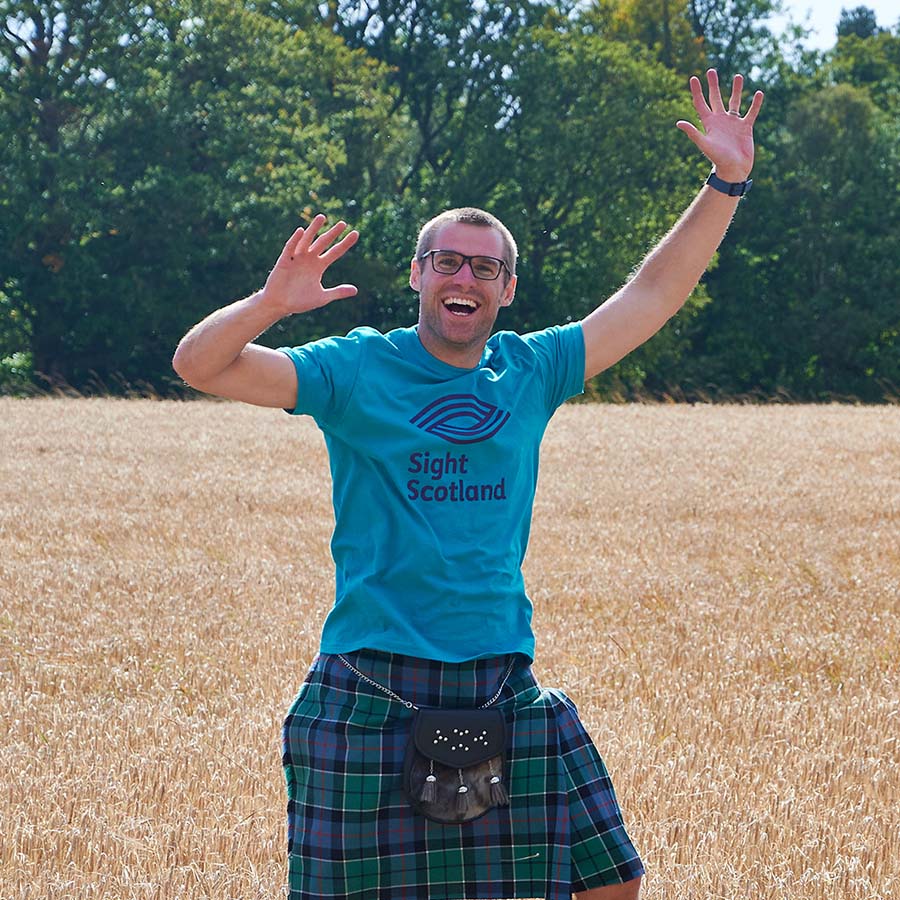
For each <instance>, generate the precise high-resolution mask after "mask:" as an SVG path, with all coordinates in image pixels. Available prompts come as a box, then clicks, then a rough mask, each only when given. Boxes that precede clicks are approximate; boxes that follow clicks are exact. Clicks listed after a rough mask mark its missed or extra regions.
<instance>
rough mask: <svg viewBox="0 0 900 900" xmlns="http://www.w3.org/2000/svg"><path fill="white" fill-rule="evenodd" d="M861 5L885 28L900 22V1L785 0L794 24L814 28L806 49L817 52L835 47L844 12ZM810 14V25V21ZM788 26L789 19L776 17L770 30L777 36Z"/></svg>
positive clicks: (770, 21) (785, 5) (772, 19)
mask: <svg viewBox="0 0 900 900" xmlns="http://www.w3.org/2000/svg"><path fill="white" fill-rule="evenodd" d="M857 6H868V7H869V9H871V10H874V11H875V18H876V19H877V20H878V24H879V25H880V26H881V27H882V28H891V29H893V27H894V26H895V25H896V24H897V20H898V19H900V5H898V3H897V0H784V7H785V9H787V10H788V11H789V12H790V14H791V18H792V19H793V20H794V21H795V22H799V23H800V24H806V27H807V28H812V29H813V33H812V34H810V36H809V37H808V38H807V40H806V46H807V47H809V48H811V49H816V50H827V49H828V48H830V47H833V46H834V44H835V41H836V40H837V38H836V36H835V31H836V29H837V23H838V19H840V17H841V9H856V7H857ZM807 12H809V13H810V16H809V21H808V22H806V14H807ZM786 23H787V19H786V18H785V17H781V16H779V17H775V16H773V17H772V18H771V19H770V20H769V24H770V28H771V29H772V31H774V32H775V33H776V34H777V33H778V32H780V31H781V30H782V28H783V27H784V26H785V24H786Z"/></svg>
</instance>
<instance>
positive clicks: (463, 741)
mask: <svg viewBox="0 0 900 900" xmlns="http://www.w3.org/2000/svg"><path fill="white" fill-rule="evenodd" d="M505 765H506V719H505V717H504V715H503V713H502V712H501V711H500V710H498V709H458V710H454V709H421V710H419V711H418V712H417V713H416V718H415V720H414V722H413V730H412V734H411V735H410V740H409V743H408V744H407V749H406V760H405V762H404V767H403V789H404V792H405V794H406V797H407V800H408V801H409V804H410V806H412V808H413V809H414V810H416V812H418V813H420V814H421V815H423V816H425V817H426V818H428V819H431V820H432V821H434V822H440V823H442V824H444V825H450V824H455V825H458V824H461V823H463V822H470V821H472V820H473V819H477V818H478V817H479V816H483V815H484V814H485V813H486V812H487V811H488V810H489V809H492V808H493V807H495V806H505V805H507V804H508V803H509V795H508V794H507V791H506V787H505V785H504V777H505Z"/></svg>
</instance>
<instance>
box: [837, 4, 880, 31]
mask: <svg viewBox="0 0 900 900" xmlns="http://www.w3.org/2000/svg"><path fill="white" fill-rule="evenodd" d="M879 31H880V29H879V27H878V19H877V17H876V16H875V10H873V9H869V7H868V6H857V7H855V8H853V9H842V10H841V17H840V19H839V20H838V24H837V36H838V37H839V38H841V37H847V36H849V35H851V34H852V35H855V36H856V37H858V38H869V37H872V36H873V35H876V34H878V32H879Z"/></svg>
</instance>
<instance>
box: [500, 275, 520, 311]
mask: <svg viewBox="0 0 900 900" xmlns="http://www.w3.org/2000/svg"><path fill="white" fill-rule="evenodd" d="M516 280H517V276H516V275H511V276H510V278H509V281H508V282H507V284H506V287H505V288H504V290H503V294H502V295H501V296H500V305H501V306H509V304H510V303H512V302H513V297H515V296H516Z"/></svg>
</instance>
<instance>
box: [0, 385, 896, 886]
mask: <svg viewBox="0 0 900 900" xmlns="http://www.w3.org/2000/svg"><path fill="white" fill-rule="evenodd" d="M0 449H2V453H0V529H2V532H0V597H2V602H0V723H2V725H0V772H2V776H0V779H2V791H0V823H2V827H0V898H3V900H24V898H29V900H31V898H34V900H47V898H54V900H81V898H111V900H118V898H123V900H125V898H129V900H131V898H134V900H138V898H140V900H144V898H146V900H151V898H159V900H174V898H192V900H193V898H217V900H253V898H260V900H263V898H265V900H269V898H279V897H283V896H285V890H284V887H283V882H284V878H285V859H284V852H285V844H286V838H285V827H284V802H285V801H284V793H283V783H282V774H281V766H280V746H279V730H280V725H281V721H282V718H283V715H284V713H285V711H286V709H287V707H288V705H289V703H290V700H291V698H292V696H293V695H294V693H295V692H296V690H297V688H298V686H299V684H300V682H301V680H302V678H303V675H304V674H305V670H306V668H307V666H308V663H309V661H310V660H311V658H312V657H313V655H314V653H315V649H316V645H317V638H318V632H319V628H320V626H321V622H322V620H323V617H324V614H325V612H326V611H327V609H328V607H329V605H330V600H331V592H332V572H331V563H330V557H329V552H328V540H329V532H330V526H331V511H330V505H329V490H330V481H329V476H328V470H327V465H326V458H325V453H324V446H323V443H322V440H321V437H320V435H319V434H318V432H317V431H316V429H315V426H314V425H313V424H312V423H311V422H310V421H309V420H301V419H292V418H291V417H289V416H286V415H284V414H283V413H280V412H278V411H269V410H261V409H255V408H252V407H242V406H239V405H236V404H229V403H216V402H194V403H178V402H158V401H157V402H154V401H150V400H109V399H94V400H90V399H65V398H42V399H29V400H12V399H0ZM526 575H527V580H528V584H529V586H530V591H531V594H532V597H533V600H534V603H535V630H536V633H537V639H538V654H537V659H536V663H535V669H536V672H537V674H538V677H539V678H540V679H541V680H542V681H543V682H544V683H546V684H553V685H557V686H559V687H562V688H563V689H565V690H566V691H567V692H568V693H569V694H570V696H572V698H573V699H574V700H575V701H576V703H577V704H578V706H579V709H580V711H581V714H582V717H583V718H584V720H585V723H586V724H587V726H588V728H589V730H590V731H591V733H592V734H593V736H594V738H595V740H596V742H597V744H598V746H599V747H600V749H601V752H602V753H603V754H604V756H605V758H606V761H607V763H608V765H609V767H610V769H611V771H612V774H613V778H614V780H615V783H616V786H617V789H618V793H619V796H620V800H621V802H622V805H623V808H624V811H625V816H626V821H627V823H628V825H629V827H630V831H631V832H632V834H633V836H634V838H635V840H636V843H637V844H638V846H639V848H640V849H641V851H642V854H643V856H644V858H645V861H646V864H647V869H648V874H647V876H646V878H645V880H644V891H643V895H642V896H643V897H644V898H649V900H718V898H723V900H724V898H727V900H769V898H772V900H776V898H777V900H782V898H783V900H788V898H790V900H836V898H837V900H876V898H879V900H888V898H897V897H900V407H897V406H889V407H882V408H871V407H869V408H864V407H850V406H819V407H813V406H799V407H798V406H790V407H789V406H769V407H760V406H676V405H672V406H643V405H638V406H599V405H574V406H567V407H565V408H563V409H562V410H561V411H560V412H559V413H558V414H557V416H556V417H555V418H554V420H553V422H552V423H551V427H550V429H549V430H548V433H547V438H546V441H545V444H544V453H543V468H542V475H541V483H540V487H539V492H538V497H537V501H536V505H535V521H534V528H533V533H532V542H531V549H530V551H529V556H528V560H527V571H526ZM373 900H377V898H373ZM423 900H424V898H423Z"/></svg>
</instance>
